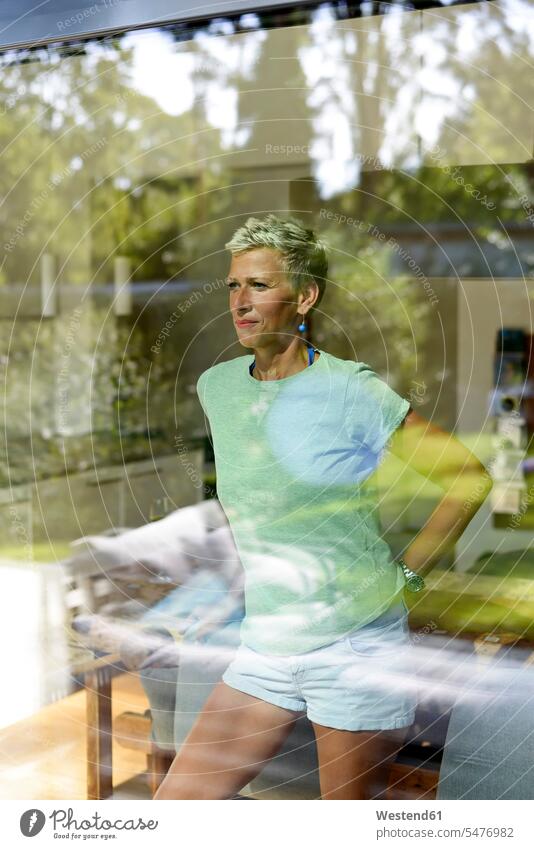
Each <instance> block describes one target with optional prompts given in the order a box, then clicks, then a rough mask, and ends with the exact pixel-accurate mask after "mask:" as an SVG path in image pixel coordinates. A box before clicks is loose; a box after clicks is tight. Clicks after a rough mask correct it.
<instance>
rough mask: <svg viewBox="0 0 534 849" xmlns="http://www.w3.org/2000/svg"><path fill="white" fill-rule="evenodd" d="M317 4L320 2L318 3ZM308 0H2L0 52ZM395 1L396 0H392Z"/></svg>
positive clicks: (307, 2)
mask: <svg viewBox="0 0 534 849" xmlns="http://www.w3.org/2000/svg"><path fill="white" fill-rule="evenodd" d="M318 2H320V0H318ZM318 2H313V0H270V2H254V0H211V2H210V0H206V2H199V3H195V2H194V0H151V2H150V3H147V2H146V0H94V2H91V0H87V2H86V3H85V4H83V5H82V4H81V3H80V2H79V0H78V2H76V0H41V2H39V0H3V2H2V3H1V5H0V50H1V51H4V50H9V49H13V48H28V47H39V46H41V45H43V46H44V45H47V44H55V43H58V42H68V41H73V40H77V39H84V40H85V39H87V38H91V37H99V36H100V37H101V36H105V35H112V34H114V33H118V32H123V31H125V30H129V31H130V30H135V29H142V28H147V27H158V26H163V25H166V24H172V23H181V22H184V23H186V22H188V21H199V22H200V21H203V20H211V19H213V18H218V17H227V16H230V15H233V16H235V15H241V14H244V13H245V12H258V13H259V12H264V11H269V10H274V11H275V10H276V9H280V10H282V9H283V8H286V9H287V8H295V7H305V6H314V5H318ZM394 2H395V0H394Z"/></svg>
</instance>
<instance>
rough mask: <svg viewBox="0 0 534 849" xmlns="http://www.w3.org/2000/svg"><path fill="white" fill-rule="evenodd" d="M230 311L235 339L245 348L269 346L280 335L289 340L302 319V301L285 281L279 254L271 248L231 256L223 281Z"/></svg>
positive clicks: (301, 295) (301, 297)
mask: <svg viewBox="0 0 534 849" xmlns="http://www.w3.org/2000/svg"><path fill="white" fill-rule="evenodd" d="M226 285H227V286H228V294H229V296H230V311H231V313H232V319H233V322H234V327H235V328H236V331H237V336H238V339H239V341H240V343H241V344H242V345H244V346H245V347H246V348H258V347H262V345H269V344H272V342H273V340H275V338H276V337H277V336H279V335H280V334H282V335H284V334H287V335H288V338H287V340H286V341H287V342H289V341H291V338H290V337H293V336H294V335H295V333H296V331H297V325H298V324H299V322H300V320H301V318H302V316H298V315H297V307H298V306H299V304H300V303H301V302H302V301H303V300H304V295H303V294H302V293H298V294H297V293H296V292H295V291H294V289H293V286H292V285H291V283H290V281H289V280H288V279H287V277H286V275H285V273H284V271H283V267H282V263H281V254H280V252H279V251H277V250H275V249H274V248H254V249H252V250H250V251H246V252H245V253H241V254H239V255H234V256H232V262H231V264H230V270H229V272H228V277H227V279H226Z"/></svg>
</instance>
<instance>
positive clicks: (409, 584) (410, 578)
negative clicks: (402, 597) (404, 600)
mask: <svg viewBox="0 0 534 849" xmlns="http://www.w3.org/2000/svg"><path fill="white" fill-rule="evenodd" d="M397 563H398V564H399V566H400V567H401V569H402V571H403V572H404V577H405V578H406V589H407V590H408V592H411V593H418V592H421V590H422V589H424V586H425V582H424V580H423V578H422V577H421V575H418V574H417V572H413V571H412V570H411V569H410V568H409V566H408V564H407V563H405V562H404V560H403V559H402V557H397Z"/></svg>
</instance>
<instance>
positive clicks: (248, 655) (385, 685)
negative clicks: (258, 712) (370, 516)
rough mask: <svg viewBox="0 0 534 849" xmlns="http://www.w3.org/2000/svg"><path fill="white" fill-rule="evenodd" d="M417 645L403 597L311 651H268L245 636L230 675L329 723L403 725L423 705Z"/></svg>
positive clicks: (234, 682)
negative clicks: (410, 657)
mask: <svg viewBox="0 0 534 849" xmlns="http://www.w3.org/2000/svg"><path fill="white" fill-rule="evenodd" d="M411 648H412V639H411V635H410V630H409V627H408V608H407V607H406V604H405V602H404V599H401V600H400V601H398V602H396V603H395V604H394V605H392V606H391V607H390V608H389V609H388V610H386V611H385V613H382V614H381V615H380V616H379V617H377V618H376V619H374V620H373V621H372V622H369V623H368V624H367V625H364V626H363V627H361V628H358V629H356V630H354V631H351V632H350V633H349V634H348V635H347V636H345V637H341V638H340V639H339V640H336V641H335V642H334V643H330V645H327V646H321V648H318V649H314V650H313V651H309V652H304V653H303V654H295V655H284V656H279V655H272V654H263V653H260V652H257V651H255V650H254V649H251V648H250V647H249V646H246V645H245V644H244V643H241V644H240V646H239V647H238V649H237V652H236V654H235V657H234V659H233V661H232V662H231V663H230V664H229V666H228V668H227V669H226V671H225V672H224V674H223V676H222V680H223V681H224V682H225V684H228V686H230V687H234V689H236V690H240V691H241V692H243V693H248V694H249V695H251V696H256V697H257V698H259V699H263V700H264V701H266V702H270V703H271V704H273V705H278V706H279V707H283V708H287V709H288V710H293V711H296V712H298V713H304V712H305V713H306V715H307V716H308V719H310V720H311V721H312V722H317V723H318V724H319V725H325V726H327V727H329V728H337V729H339V730H344V731H372V730H378V729H383V730H385V729H392V728H403V727H405V726H409V725H412V723H413V722H414V719H415V710H416V706H417V691H416V687H414V683H413V679H412V678H411V676H408V675H407V663H406V656H407V653H408V652H409V650H410V649H411Z"/></svg>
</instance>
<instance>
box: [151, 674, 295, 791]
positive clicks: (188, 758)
mask: <svg viewBox="0 0 534 849" xmlns="http://www.w3.org/2000/svg"><path fill="white" fill-rule="evenodd" d="M298 715H299V714H298V713H296V712H295V711H291V710H286V709H285V708H281V707H278V706H277V705H272V704H270V703H269V702H265V701H263V700H262V699H257V698H256V697H255V696H249V695H248V694H247V693H242V692H241V691H240V690H235V689H234V688H233V687H229V686H228V685H227V684H225V683H224V681H220V682H219V683H218V684H216V686H215V687H214V688H213V690H212V691H211V694H210V695H209V697H208V698H207V699H206V702H205V704H204V706H203V708H202V711H201V712H200V714H199V716H198V718H197V720H196V722H195V724H194V725H193V727H192V729H191V731H190V732H189V734H188V735H187V737H186V739H185V740H184V742H183V744H182V746H181V747H180V750H179V752H178V753H177V755H176V757H175V759H174V761H173V762H172V764H171V767H170V769H169V772H168V773H167V775H166V777H165V778H164V779H163V781H162V783H161V785H160V787H159V789H158V791H157V793H156V794H155V796H154V799H231V798H232V797H233V796H235V794H236V793H238V792H239V791H240V790H241V789H242V788H243V787H244V786H245V785H246V784H248V782H249V781H251V780H252V779H253V778H254V777H255V776H256V775H257V774H258V773H259V772H260V771H261V769H262V768H263V766H265V763H266V762H267V761H269V760H270V758H272V757H273V755H275V754H276V752H277V751H278V749H279V748H280V747H281V745H282V743H283V742H284V740H285V739H286V737H287V735H288V734H289V732H290V731H291V730H292V728H293V726H294V724H295V721H296V719H297V717H298Z"/></svg>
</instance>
